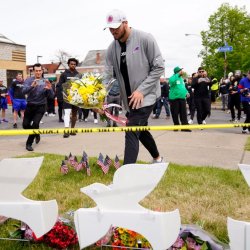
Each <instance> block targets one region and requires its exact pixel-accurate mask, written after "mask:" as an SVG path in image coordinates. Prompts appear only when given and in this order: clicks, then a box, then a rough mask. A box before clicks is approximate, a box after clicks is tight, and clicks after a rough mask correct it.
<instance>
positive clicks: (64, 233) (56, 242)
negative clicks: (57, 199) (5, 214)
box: [10, 219, 78, 249]
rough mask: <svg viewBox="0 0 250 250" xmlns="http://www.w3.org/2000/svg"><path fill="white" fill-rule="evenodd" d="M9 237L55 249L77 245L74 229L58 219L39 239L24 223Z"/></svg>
mask: <svg viewBox="0 0 250 250" xmlns="http://www.w3.org/2000/svg"><path fill="white" fill-rule="evenodd" d="M10 236H11V237H13V238H21V239H26V240H30V241H31V242H34V243H44V244H46V245H48V246H49V247H52V248H55V249H66V248H68V247H70V246H73V245H76V244H77V243H78V238H77V234H76V232H75V230H74V228H73V227H71V226H70V224H68V223H65V222H64V221H63V220H61V219H58V221H57V222H56V224H55V225H54V227H53V228H52V229H51V230H50V231H49V232H48V233H46V234H45V235H43V236H42V237H40V238H37V237H36V235H35V234H34V232H33V231H32V230H31V229H30V228H29V227H28V225H26V224H24V223H22V224H21V226H20V227H19V228H18V229H17V230H16V231H15V232H13V233H11V235H10Z"/></svg>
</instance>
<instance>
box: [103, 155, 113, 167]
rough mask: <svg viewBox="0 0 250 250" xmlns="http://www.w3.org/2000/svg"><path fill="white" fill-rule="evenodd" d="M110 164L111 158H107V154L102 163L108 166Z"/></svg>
mask: <svg viewBox="0 0 250 250" xmlns="http://www.w3.org/2000/svg"><path fill="white" fill-rule="evenodd" d="M111 164H112V160H111V159H110V158H109V156H108V155H106V157H105V160H104V165H105V166H108V167H110V166H111Z"/></svg>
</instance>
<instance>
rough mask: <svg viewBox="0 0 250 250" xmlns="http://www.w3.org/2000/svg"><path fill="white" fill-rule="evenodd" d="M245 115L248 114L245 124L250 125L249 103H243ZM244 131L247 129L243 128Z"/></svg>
mask: <svg viewBox="0 0 250 250" xmlns="http://www.w3.org/2000/svg"><path fill="white" fill-rule="evenodd" d="M242 105H243V110H244V113H245V114H246V120H245V123H250V104H249V102H242ZM243 129H244V130H245V129H247V127H243ZM248 130H249V131H250V127H248Z"/></svg>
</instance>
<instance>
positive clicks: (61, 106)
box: [57, 100, 63, 121]
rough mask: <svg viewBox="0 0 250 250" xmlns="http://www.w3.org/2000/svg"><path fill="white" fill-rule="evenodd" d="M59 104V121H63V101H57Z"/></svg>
mask: <svg viewBox="0 0 250 250" xmlns="http://www.w3.org/2000/svg"><path fill="white" fill-rule="evenodd" d="M57 104H58V117H59V121H61V120H62V119H63V118H62V115H63V101H60V100H57Z"/></svg>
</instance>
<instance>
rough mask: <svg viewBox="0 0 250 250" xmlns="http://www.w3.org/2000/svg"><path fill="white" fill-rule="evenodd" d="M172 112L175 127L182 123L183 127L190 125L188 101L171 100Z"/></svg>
mask: <svg viewBox="0 0 250 250" xmlns="http://www.w3.org/2000/svg"><path fill="white" fill-rule="evenodd" d="M170 110H171V115H172V119H173V122H174V125H180V121H181V124H182V125H186V124H188V121H187V108H186V99H176V100H170ZM179 116H180V121H179Z"/></svg>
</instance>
